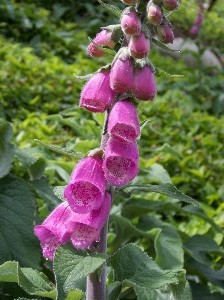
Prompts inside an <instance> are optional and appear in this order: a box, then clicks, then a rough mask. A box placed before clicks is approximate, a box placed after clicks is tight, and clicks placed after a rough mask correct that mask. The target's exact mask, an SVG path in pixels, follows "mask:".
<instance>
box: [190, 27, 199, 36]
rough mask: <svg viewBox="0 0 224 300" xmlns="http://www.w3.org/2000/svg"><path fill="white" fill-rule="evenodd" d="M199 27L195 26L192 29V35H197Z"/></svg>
mask: <svg viewBox="0 0 224 300" xmlns="http://www.w3.org/2000/svg"><path fill="white" fill-rule="evenodd" d="M198 29H199V28H198V26H193V27H192V28H191V33H192V34H197V32H198Z"/></svg>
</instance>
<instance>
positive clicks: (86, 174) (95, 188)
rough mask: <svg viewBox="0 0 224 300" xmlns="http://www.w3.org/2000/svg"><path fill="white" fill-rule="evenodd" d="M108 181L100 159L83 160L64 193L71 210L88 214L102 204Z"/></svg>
mask: <svg viewBox="0 0 224 300" xmlns="http://www.w3.org/2000/svg"><path fill="white" fill-rule="evenodd" d="M105 189H106V179H105V177H104V172H103V169H102V159H101V158H100V157H86V158H83V159H82V160H81V161H80V162H79V163H78V164H77V165H76V167H75V168H74V170H73V172H72V175H71V179H70V182H69V184H68V185H67V186H66V188H65V191H64V197H65V198H66V199H67V200H68V203H69V205H70V207H71V209H72V210H73V211H74V212H76V213H78V214H86V213H88V212H90V211H91V210H93V209H97V208H99V207H100V205H101V204H102V201H103V199H104V194H105Z"/></svg>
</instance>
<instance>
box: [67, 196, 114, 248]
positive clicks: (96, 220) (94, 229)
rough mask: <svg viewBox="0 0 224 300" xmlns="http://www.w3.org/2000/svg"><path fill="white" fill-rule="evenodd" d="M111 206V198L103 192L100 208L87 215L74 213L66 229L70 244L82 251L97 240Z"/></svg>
mask: <svg viewBox="0 0 224 300" xmlns="http://www.w3.org/2000/svg"><path fill="white" fill-rule="evenodd" d="M110 206H111V196H110V194H109V193H108V192H105V196H104V200H103V203H102V205H101V207H100V208H99V209H97V210H92V211H91V212H89V213H87V214H77V213H74V215H73V218H72V219H70V221H69V224H68V227H69V228H70V231H72V234H71V241H72V244H73V245H74V246H75V247H76V248H80V249H84V248H86V247H88V246H89V245H90V244H91V243H92V242H93V241H97V240H99V235H100V230H101V228H102V227H103V225H104V223H105V222H106V220H107V218H108V215H109V211H110Z"/></svg>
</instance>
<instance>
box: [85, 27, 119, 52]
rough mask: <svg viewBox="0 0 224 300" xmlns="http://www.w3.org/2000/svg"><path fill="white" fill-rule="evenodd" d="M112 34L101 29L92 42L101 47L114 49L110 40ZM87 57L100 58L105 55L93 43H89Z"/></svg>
mask: <svg viewBox="0 0 224 300" xmlns="http://www.w3.org/2000/svg"><path fill="white" fill-rule="evenodd" d="M111 35H112V32H111V31H108V30H106V29H103V30H102V31H101V32H99V33H98V34H97V35H96V37H95V39H94V40H93V41H94V42H95V43H96V44H99V45H101V46H107V47H109V48H114V46H115V42H114V41H113V40H112V39H111ZM87 50H88V55H89V56H94V57H102V56H104V55H105V54H106V52H104V51H102V50H100V49H99V48H97V47H96V46H95V45H94V44H93V43H90V44H89V46H88V48H87Z"/></svg>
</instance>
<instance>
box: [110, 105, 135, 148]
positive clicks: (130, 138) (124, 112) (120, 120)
mask: <svg viewBox="0 0 224 300" xmlns="http://www.w3.org/2000/svg"><path fill="white" fill-rule="evenodd" d="M108 132H109V134H110V136H111V137H112V138H113V139H115V140H118V141H119V142H122V143H128V144H130V143H133V142H134V141H135V140H136V138H137V137H138V135H139V133H140V126H139V121H138V114H137V111H136V107H135V106H134V105H133V104H132V103H131V102H129V101H119V102H117V103H115V105H114V106H113V108H112V110H111V112H110V115H109V121H108Z"/></svg>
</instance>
